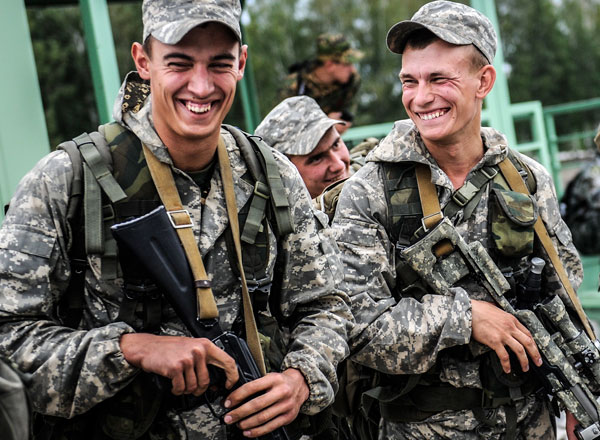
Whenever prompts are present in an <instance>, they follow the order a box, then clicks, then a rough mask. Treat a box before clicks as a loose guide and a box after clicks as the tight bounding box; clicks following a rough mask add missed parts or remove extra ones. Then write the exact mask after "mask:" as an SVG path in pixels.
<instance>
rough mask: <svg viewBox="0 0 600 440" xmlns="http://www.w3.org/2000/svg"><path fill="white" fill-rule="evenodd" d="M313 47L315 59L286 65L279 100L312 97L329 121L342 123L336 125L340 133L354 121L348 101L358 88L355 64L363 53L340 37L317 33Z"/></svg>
mask: <svg viewBox="0 0 600 440" xmlns="http://www.w3.org/2000/svg"><path fill="white" fill-rule="evenodd" d="M316 45H317V50H316V58H314V59H312V60H308V61H303V62H300V63H296V64H293V65H292V66H290V68H289V72H290V75H289V76H288V77H287V79H286V85H285V87H284V88H283V89H282V91H281V98H282V99H283V98H287V97H290V96H297V95H308V96H310V97H312V98H314V100H315V101H317V103H318V104H319V105H320V106H321V108H322V109H323V111H324V112H325V113H327V115H328V116H329V117H330V118H332V119H342V120H344V121H345V122H346V124H345V125H344V124H339V125H337V126H336V128H337V130H338V132H339V133H340V134H343V133H344V131H346V130H347V129H348V128H350V126H351V125H352V121H353V119H354V114H353V110H352V107H353V105H352V100H353V98H354V96H355V95H356V93H357V92H358V89H359V87H360V76H359V74H358V72H357V71H356V66H355V63H356V62H358V61H359V60H360V59H361V58H362V56H363V53H362V52H361V51H359V50H356V49H353V48H352V47H351V46H350V43H349V42H348V40H347V39H346V38H345V37H344V36H343V35H341V34H321V35H319V36H318V37H317V41H316Z"/></svg>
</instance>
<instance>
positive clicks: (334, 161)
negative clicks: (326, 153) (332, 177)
mask: <svg viewBox="0 0 600 440" xmlns="http://www.w3.org/2000/svg"><path fill="white" fill-rule="evenodd" d="M342 148H343V149H342ZM340 150H342V151H340V152H331V155H330V161H329V172H330V173H331V174H340V173H341V172H343V171H345V170H346V169H347V168H348V165H349V164H350V156H349V155H348V149H347V148H346V146H341V148H340Z"/></svg>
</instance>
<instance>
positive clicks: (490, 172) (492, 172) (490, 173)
mask: <svg viewBox="0 0 600 440" xmlns="http://www.w3.org/2000/svg"><path fill="white" fill-rule="evenodd" d="M481 173H482V174H483V175H484V176H485V177H486V178H487V179H490V180H491V179H493V178H494V177H496V174H498V170H497V169H496V168H493V167H483V168H482V169H481Z"/></svg>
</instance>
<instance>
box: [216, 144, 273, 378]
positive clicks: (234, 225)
mask: <svg viewBox="0 0 600 440" xmlns="http://www.w3.org/2000/svg"><path fill="white" fill-rule="evenodd" d="M217 154H218V156H219V167H220V169H221V178H222V179H223V188H224V190H225V202H226V204H227V215H228V216H229V225H230V226H231V235H233V242H234V244H235V253H236V255H237V260H238V268H239V271H240V277H241V280H242V302H243V305H244V324H245V326H246V341H247V342H248V348H250V352H251V353H252V356H253V357H254V360H255V361H256V365H257V366H258V369H259V370H260V372H261V373H262V375H263V376H264V375H265V374H267V372H266V368H265V360H264V358H263V353H262V349H261V346H260V339H259V337H258V329H257V327H256V321H255V319H254V311H253V310H252V301H250V293H249V292H248V284H247V283H246V274H245V273H244V263H243V261H242V245H241V243H240V225H239V222H238V215H237V212H238V211H237V204H236V201H235V191H234V188H233V175H232V171H231V163H230V162H229V156H228V155H227V148H226V147H225V142H224V141H223V137H221V136H219V144H218V147H217Z"/></svg>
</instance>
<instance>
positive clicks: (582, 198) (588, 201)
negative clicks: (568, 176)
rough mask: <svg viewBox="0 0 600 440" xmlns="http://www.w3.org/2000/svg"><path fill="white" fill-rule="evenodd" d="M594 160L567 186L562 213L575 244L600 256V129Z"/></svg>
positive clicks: (596, 138)
mask: <svg viewBox="0 0 600 440" xmlns="http://www.w3.org/2000/svg"><path fill="white" fill-rule="evenodd" d="M594 142H595V144H596V147H597V148H598V149H599V150H598V151H596V156H595V157H594V160H593V161H592V162H591V163H589V164H587V165H586V166H585V167H584V168H583V170H581V171H580V172H579V173H577V175H576V176H575V177H574V178H573V180H572V181H571V182H569V184H568V185H567V188H566V190H565V193H564V194H563V198H562V201H561V202H562V203H561V214H562V216H563V219H564V220H565V222H566V223H567V226H569V229H570V230H571V234H573V243H574V244H575V247H576V248H577V250H578V251H579V252H581V253H582V254H586V255H588V254H600V240H599V238H600V237H599V236H598V231H600V126H599V127H598V132H597V133H596V136H595V137H594Z"/></svg>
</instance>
